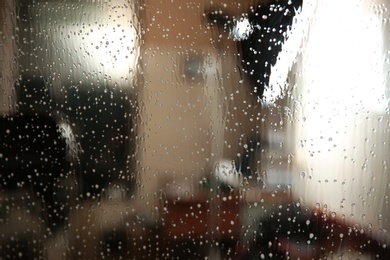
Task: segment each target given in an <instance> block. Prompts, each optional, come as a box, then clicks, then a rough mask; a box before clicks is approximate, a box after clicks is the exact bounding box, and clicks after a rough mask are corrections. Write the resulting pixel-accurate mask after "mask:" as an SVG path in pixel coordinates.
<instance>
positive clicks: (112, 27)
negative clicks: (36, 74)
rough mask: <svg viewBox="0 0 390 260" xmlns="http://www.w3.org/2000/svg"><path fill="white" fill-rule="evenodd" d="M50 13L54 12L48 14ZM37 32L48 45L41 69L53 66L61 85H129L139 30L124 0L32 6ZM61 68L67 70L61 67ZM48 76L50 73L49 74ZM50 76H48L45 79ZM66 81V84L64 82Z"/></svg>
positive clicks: (135, 57)
mask: <svg viewBox="0 0 390 260" xmlns="http://www.w3.org/2000/svg"><path fill="white" fill-rule="evenodd" d="M53 10H54V11H53ZM34 12H39V13H40V14H41V15H40V17H41V20H39V21H38V26H39V27H41V28H48V29H39V30H40V31H39V34H37V36H45V33H49V34H50V35H49V36H45V37H46V38H47V39H49V40H50V41H47V40H46V39H45V40H44V39H42V41H43V43H42V44H44V43H47V44H48V49H49V50H50V51H49V52H46V53H48V54H49V57H48V59H50V60H46V59H45V60H44V61H43V62H44V64H42V66H47V64H48V63H49V64H50V63H53V64H56V65H54V66H52V65H50V68H51V69H52V68H55V69H56V70H57V71H56V74H57V75H61V79H60V81H61V82H60V83H61V85H64V84H66V85H68V84H69V81H70V82H73V83H75V84H77V85H80V86H88V85H91V84H92V85H93V84H96V83H98V82H104V84H105V85H109V86H114V85H121V86H124V87H128V86H132V85H131V84H130V83H131V81H132V80H133V79H134V78H135V76H136V67H137V59H138V54H139V53H138V52H139V49H138V48H139V34H138V33H139V28H138V22H137V16H136V15H135V13H134V6H132V5H129V4H128V1H126V0H118V1H115V2H114V3H111V2H106V1H105V2H100V3H92V4H74V3H55V2H53V3H46V4H45V5H42V6H40V5H37V10H35V11H34ZM64 65H66V66H64ZM49 73H52V71H49ZM48 76H49V77H51V76H53V75H52V74H50V75H48ZM64 81H65V82H64Z"/></svg>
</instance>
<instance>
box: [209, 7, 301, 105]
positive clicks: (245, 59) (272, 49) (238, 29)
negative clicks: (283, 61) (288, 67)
mask: <svg viewBox="0 0 390 260" xmlns="http://www.w3.org/2000/svg"><path fill="white" fill-rule="evenodd" d="M302 1H303V0H297V1H294V0H276V1H272V2H270V3H267V4H265V5H258V6H257V7H255V8H253V9H251V10H249V12H248V14H242V15H241V16H240V17H238V18H237V17H233V16H232V15H227V14H224V13H223V12H222V11H219V10H212V11H208V12H206V15H207V18H208V20H209V22H211V23H214V24H216V25H217V26H218V29H219V30H223V31H224V32H228V33H230V36H231V37H233V39H234V40H236V41H238V50H239V52H240V55H241V63H242V65H243V68H244V72H245V73H246V74H247V75H248V76H249V78H250V81H251V85H252V86H253V91H254V93H256V94H257V96H258V97H259V99H262V98H263V93H264V89H265V88H267V86H268V83H269V76H270V73H271V67H272V66H273V65H275V63H276V61H277V57H278V54H279V53H280V51H281V50H282V45H283V43H284V41H285V40H286V38H287V32H288V30H289V29H290V27H291V25H292V23H293V19H294V16H295V15H296V14H297V12H298V10H299V9H300V7H301V6H302Z"/></svg>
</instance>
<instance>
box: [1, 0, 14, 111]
mask: <svg viewBox="0 0 390 260" xmlns="http://www.w3.org/2000/svg"><path fill="white" fill-rule="evenodd" d="M16 5H17V1H13V0H3V1H1V2H0V113H1V114H3V113H9V112H11V111H13V110H14V109H15V106H14V105H15V98H16V97H15V89H14V84H15V81H16V79H17V68H18V64H17V62H16V58H17V52H18V49H17V46H18V45H17V40H18V33H19V32H18V30H17V26H16Z"/></svg>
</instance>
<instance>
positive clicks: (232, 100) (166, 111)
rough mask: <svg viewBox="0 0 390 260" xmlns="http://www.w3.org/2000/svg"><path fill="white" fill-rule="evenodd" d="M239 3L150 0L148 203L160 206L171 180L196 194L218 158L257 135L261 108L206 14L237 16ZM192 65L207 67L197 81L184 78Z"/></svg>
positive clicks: (144, 189)
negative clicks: (217, 10)
mask: <svg viewBox="0 0 390 260" xmlns="http://www.w3.org/2000/svg"><path fill="white" fill-rule="evenodd" d="M241 2H242V3H239V2H237V1H236V2H232V3H229V4H227V5H225V6H224V5H223V4H222V2H221V4H219V3H218V2H215V1H214V6H213V7H211V6H210V4H209V1H196V2H183V1H151V0H150V1H145V5H144V7H145V8H144V10H143V12H144V16H143V18H144V19H141V20H142V22H141V23H142V30H143V31H144V34H143V35H142V37H143V44H142V45H141V59H140V66H141V67H142V69H143V76H144V86H142V87H141V88H140V90H139V96H138V100H139V103H140V122H139V124H138V133H139V134H138V142H139V145H138V149H139V158H140V163H139V165H138V166H139V167H138V169H139V175H140V176H139V177H140V189H139V197H142V200H141V201H143V203H142V204H143V205H146V204H148V203H150V204H151V205H154V203H156V199H157V200H158V198H159V196H161V190H164V189H165V188H166V187H167V185H169V187H171V188H169V189H172V186H175V185H174V184H172V183H176V188H175V189H176V190H178V191H179V192H185V191H188V192H195V191H196V189H197V188H198V187H199V181H200V180H201V178H203V177H209V176H210V173H211V171H212V165H213V164H214V162H215V161H216V160H218V159H220V158H228V159H231V160H234V159H236V158H237V154H238V153H241V152H242V149H243V145H244V143H245V142H246V138H247V137H252V136H254V135H255V134H257V133H256V132H258V128H256V125H257V123H258V122H256V121H257V120H259V118H258V117H259V115H258V113H259V111H260V110H259V107H258V106H257V105H256V98H255V97H254V96H252V95H250V91H249V86H247V85H246V83H247V80H246V79H244V80H243V78H242V75H241V72H240V66H239V62H238V61H239V59H238V58H237V56H236V54H237V50H236V45H235V43H234V42H233V41H227V40H226V39H224V38H222V39H221V40H220V41H219V40H218V39H219V32H218V30H217V28H214V29H212V28H210V27H208V26H207V20H206V18H205V17H204V15H203V13H204V11H205V10H206V9H212V8H214V7H216V8H222V9H223V10H226V12H227V13H232V14H238V13H240V12H242V11H243V10H247V8H248V6H249V2H247V3H246V2H245V1H241ZM225 37H226V36H225ZM191 64H195V65H194V66H195V67H196V66H197V65H196V64H201V65H200V66H199V68H200V69H201V73H200V74H199V75H195V77H194V79H191V78H189V77H188V76H187V77H183V75H185V74H186V73H185V71H186V70H188V67H191ZM242 80H243V81H242ZM152 208H153V207H152Z"/></svg>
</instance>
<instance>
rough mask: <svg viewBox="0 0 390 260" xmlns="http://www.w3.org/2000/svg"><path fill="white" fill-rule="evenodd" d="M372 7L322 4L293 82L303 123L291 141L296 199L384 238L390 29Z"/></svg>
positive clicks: (351, 3)
mask: <svg viewBox="0 0 390 260" xmlns="http://www.w3.org/2000/svg"><path fill="white" fill-rule="evenodd" d="M378 1H379V0H378ZM378 1H377V2H378ZM368 2H370V3H371V1H360V2H356V1H354V0H345V1H337V0H333V1H332V0H329V1H316V4H317V5H316V6H315V8H314V9H312V10H313V14H314V15H312V17H311V18H310V20H307V21H309V23H308V28H309V30H307V32H308V33H307V35H305V37H304V38H303V47H302V53H301V56H300V59H299V60H298V62H299V64H298V65H296V66H295V69H296V71H293V73H294V76H292V78H293V79H294V80H293V82H290V83H292V84H295V89H294V90H293V91H294V95H293V96H292V99H294V100H290V103H291V104H290V105H292V108H293V109H292V110H293V111H294V112H295V114H294V118H296V119H297V121H296V122H294V123H292V124H291V128H290V129H289V132H288V135H289V134H290V135H291V136H295V139H294V140H289V142H290V143H291V144H292V147H294V148H293V149H294V152H295V155H296V157H295V163H296V169H295V171H294V174H295V179H294V189H295V192H296V193H297V195H298V196H300V198H302V199H303V200H304V201H305V203H307V204H309V205H314V204H316V203H317V204H318V205H327V209H328V210H332V211H335V212H336V213H337V214H338V215H339V216H340V215H342V216H345V217H346V218H347V220H348V221H352V222H354V223H362V224H363V225H367V224H368V223H370V225H372V226H373V227H374V229H373V230H374V231H373V232H374V233H376V234H380V232H381V231H380V230H382V229H383V228H388V227H389V225H390V223H389V222H388V221H387V222H386V221H384V220H383V219H385V218H384V217H378V216H382V215H383V213H384V212H386V210H387V208H386V207H387V206H386V203H387V202H386V201H387V197H388V196H387V195H386V194H388V191H387V187H386V184H387V183H388V176H387V175H388V171H387V170H386V169H385V168H384V167H383V164H386V163H387V162H388V154H389V152H390V151H389V150H390V148H389V146H388V145H387V142H388V129H386V128H387V127H388V122H389V118H388V115H387V109H388V108H387V104H388V98H387V97H386V88H387V86H386V84H387V78H388V75H387V73H386V71H385V67H386V64H385V50H386V48H388V43H387V42H385V40H384V37H385V36H386V35H387V33H388V32H385V29H386V28H388V26H387V25H386V24H385V22H384V21H385V20H387V19H384V17H383V14H385V12H384V11H383V12H380V11H378V10H377V8H375V5H374V4H373V3H371V5H370V4H368ZM313 6H314V5H313ZM382 7H383V6H382ZM304 8H305V6H304V7H303V12H305V9H304ZM382 9H383V8H382ZM314 10H315V11H314ZM383 10H384V9H383ZM386 15H388V14H387V13H386ZM294 77H295V78H294ZM385 217H386V218H388V214H385ZM381 234H382V235H383V234H385V232H382V233H381Z"/></svg>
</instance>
